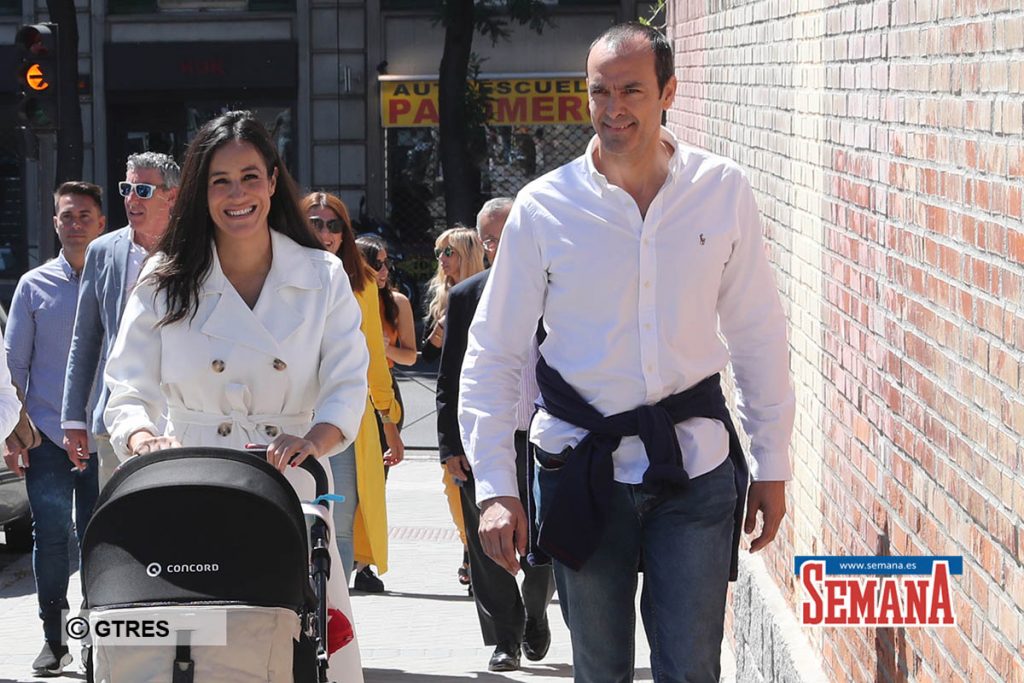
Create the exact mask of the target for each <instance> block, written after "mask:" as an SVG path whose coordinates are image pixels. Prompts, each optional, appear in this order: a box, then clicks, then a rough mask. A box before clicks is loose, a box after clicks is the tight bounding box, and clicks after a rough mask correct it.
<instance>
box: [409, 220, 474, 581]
mask: <svg viewBox="0 0 1024 683" xmlns="http://www.w3.org/2000/svg"><path fill="white" fill-rule="evenodd" d="M434 256H435V257H436V258H437V272H436V273H435V274H434V277H433V279H431V281H430V285H429V288H428V297H429V301H430V304H429V305H428V307H427V318H426V325H425V327H426V329H428V330H430V331H429V332H428V333H427V336H426V337H425V338H424V339H423V344H422V349H423V358H424V360H428V361H431V360H433V359H435V358H437V357H439V356H440V355H441V344H442V343H443V342H444V322H445V314H446V313H447V311H448V291H449V290H450V289H451V288H452V287H454V286H455V285H457V284H459V283H460V282H462V281H463V280H465V279H466V278H468V277H472V276H473V275H476V274H477V273H479V272H480V271H482V270H483V269H484V246H483V244H482V243H481V242H480V236H479V235H478V234H477V232H476V230H472V229H470V228H465V227H462V226H456V227H454V228H450V229H448V230H445V231H444V232H442V233H441V234H440V235H439V236H438V238H437V241H436V242H434ZM441 469H442V471H443V472H444V474H443V476H442V478H441V481H442V482H443V483H444V494H445V496H446V497H447V498H448V510H449V511H450V512H451V515H452V521H453V522H455V526H456V528H458V530H459V537H460V538H461V539H462V565H461V566H460V567H459V571H458V577H459V583H461V584H462V585H463V586H470V583H471V581H470V577H469V550H468V548H467V547H466V526H465V523H464V522H463V521H462V497H461V496H460V495H459V489H458V485H457V484H456V483H455V479H454V478H453V477H452V475H451V474H450V473H449V472H448V468H447V467H445V466H444V463H442V464H441ZM473 531H474V533H475V531H476V530H475V529H474V530H473ZM472 590H473V589H472V587H470V591H472Z"/></svg>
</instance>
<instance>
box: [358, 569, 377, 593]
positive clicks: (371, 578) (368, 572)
mask: <svg viewBox="0 0 1024 683" xmlns="http://www.w3.org/2000/svg"><path fill="white" fill-rule="evenodd" d="M352 587H353V588H354V589H356V590H357V591H361V592H363V593H383V592H384V582H383V581H381V580H380V577H378V576H377V575H376V574H374V573H373V570H372V569H370V568H369V567H368V566H367V567H363V568H362V569H361V570H359V571H358V572H356V580H355V581H354V582H353V584H352Z"/></svg>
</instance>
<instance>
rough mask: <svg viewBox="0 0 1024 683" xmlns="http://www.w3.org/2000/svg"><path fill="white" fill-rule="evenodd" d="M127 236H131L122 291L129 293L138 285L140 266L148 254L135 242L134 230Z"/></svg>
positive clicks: (140, 272)
mask: <svg viewBox="0 0 1024 683" xmlns="http://www.w3.org/2000/svg"><path fill="white" fill-rule="evenodd" d="M129 235H130V236H131V242H129V243H128V268H127V269H126V270H125V276H124V289H125V291H126V292H129V293H130V292H131V291H132V290H133V289H135V285H136V284H138V281H139V275H141V274H142V264H143V263H145V261H146V258H147V257H148V256H149V252H148V251H146V248H145V247H144V246H142V245H141V244H139V243H138V242H136V241H135V230H134V229H132V230H131V232H130V233H129ZM124 299H125V301H127V300H128V297H127V296H125V298H124Z"/></svg>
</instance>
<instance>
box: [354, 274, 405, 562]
mask: <svg viewBox="0 0 1024 683" xmlns="http://www.w3.org/2000/svg"><path fill="white" fill-rule="evenodd" d="M355 295H356V301H358V302H359V310H360V311H362V314H363V321H362V324H361V325H360V328H361V329H362V331H363V335H364V336H365V337H366V345H367V347H368V348H369V351H370V366H369V370H368V371H367V380H368V382H369V386H370V391H369V396H368V397H367V399H366V411H365V412H364V413H363V420H362V422H361V423H360V424H359V433H358V435H357V436H356V440H355V457H356V490H357V491H358V493H359V504H358V506H357V507H356V516H355V520H354V522H353V528H352V544H353V548H354V550H355V553H354V556H355V560H356V562H361V563H364V564H372V565H375V566H376V567H377V570H378V573H380V574H383V573H384V572H386V571H387V570H388V511H387V503H386V500H385V498H384V455H383V452H382V450H381V443H380V435H379V433H378V431H377V418H376V417H375V416H374V411H375V410H379V411H381V412H390V415H391V419H392V420H393V421H395V422H398V420H399V419H400V418H401V417H402V412H401V411H402V408H401V405H400V404H399V403H398V401H396V400H395V392H394V390H393V389H392V388H391V373H390V372H389V371H388V361H387V356H385V354H384V329H383V327H382V325H381V321H380V294H379V293H378V292H377V285H376V283H375V282H374V281H373V279H372V278H369V279H368V280H367V283H366V286H365V287H363V291H361V292H356V293H355Z"/></svg>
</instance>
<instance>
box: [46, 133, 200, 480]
mask: <svg viewBox="0 0 1024 683" xmlns="http://www.w3.org/2000/svg"><path fill="white" fill-rule="evenodd" d="M180 182H181V170H180V169H179V168H178V164H177V163H176V162H175V161H174V159H172V158H171V157H170V156H168V155H166V154H159V153H157V152H143V153H141V154H132V155H131V156H129V157H128V162H127V169H126V175H125V179H124V180H123V181H122V182H120V183H118V191H119V193H120V194H121V196H122V197H124V209H125V213H126V214H127V215H128V225H127V226H126V227H123V228H121V229H120V230H115V231H114V232H111V233H107V234H105V235H103V236H101V237H99V238H98V239H96V240H95V241H94V242H93V243H92V244H90V245H89V250H88V252H86V256H85V268H84V269H83V270H82V277H81V285H80V287H79V292H78V310H77V313H76V315H75V330H74V335H73V337H72V340H71V353H70V355H69V357H68V365H67V372H66V377H65V382H64V402H63V406H62V408H61V428H62V429H63V430H64V448H65V449H66V450H67V453H68V457H70V458H72V459H75V458H77V457H79V455H80V454H82V453H88V437H89V432H90V431H91V432H92V434H93V436H95V438H96V448H97V451H98V455H99V460H100V472H99V483H100V487H101V488H102V487H103V485H104V484H106V482H107V480H108V479H110V476H111V474H112V473H113V471H114V468H115V467H117V464H118V461H117V457H116V456H115V455H114V451H113V449H112V448H111V447H110V439H109V437H108V436H107V428H106V426H105V425H104V424H103V410H104V409H105V408H106V406H107V395H108V393H107V390H106V387H105V386H102V385H103V369H104V367H105V366H106V362H107V354H108V353H109V351H110V348H111V347H112V346H113V344H114V338H115V337H117V328H118V326H119V325H120V323H121V313H122V312H123V311H124V305H125V302H127V301H128V295H129V294H130V293H131V291H132V288H133V287H134V286H135V282H136V281H137V280H138V279H139V273H141V272H142V263H143V261H145V260H146V257H147V256H148V255H149V254H151V253H152V252H153V251H154V250H155V249H156V247H157V245H158V244H159V242H160V239H161V238H162V237H163V235H164V233H165V232H166V231H167V226H168V224H169V223H170V218H171V208H172V207H173V206H174V200H175V199H176V198H177V195H178V185H179V184H180ZM90 398H91V399H93V400H92V401H90ZM87 405H95V406H96V407H95V409H94V411H93V414H92V415H91V416H89V415H88V414H87V413H88V411H87V408H86V406H87ZM90 420H91V422H90Z"/></svg>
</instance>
